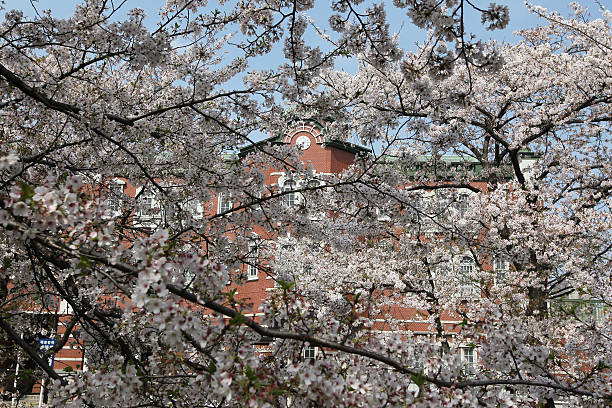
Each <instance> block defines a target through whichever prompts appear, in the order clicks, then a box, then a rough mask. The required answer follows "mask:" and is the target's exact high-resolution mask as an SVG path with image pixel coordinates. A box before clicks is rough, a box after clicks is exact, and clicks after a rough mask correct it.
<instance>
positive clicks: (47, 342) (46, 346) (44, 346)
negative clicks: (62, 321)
mask: <svg viewBox="0 0 612 408" xmlns="http://www.w3.org/2000/svg"><path fill="white" fill-rule="evenodd" d="M53 346H55V339H39V340H38V347H40V349H41V350H43V351H49V350H51V349H52V348H53ZM53 363H55V354H51V356H50V357H49V367H51V368H53Z"/></svg>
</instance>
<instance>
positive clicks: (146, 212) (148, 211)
mask: <svg viewBox="0 0 612 408" xmlns="http://www.w3.org/2000/svg"><path fill="white" fill-rule="evenodd" d="M138 201H139V209H138V217H139V218H140V219H158V218H161V217H162V209H161V206H160V204H159V202H158V201H157V199H156V198H155V195H154V194H152V193H144V194H142V195H141V196H140V197H139V198H138Z"/></svg>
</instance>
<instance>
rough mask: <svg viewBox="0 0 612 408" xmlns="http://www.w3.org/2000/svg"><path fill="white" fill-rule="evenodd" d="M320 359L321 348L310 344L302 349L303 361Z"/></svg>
mask: <svg viewBox="0 0 612 408" xmlns="http://www.w3.org/2000/svg"><path fill="white" fill-rule="evenodd" d="M317 357H319V348H318V347H317V346H312V345H310V344H304V347H302V361H314V360H316V359H317Z"/></svg>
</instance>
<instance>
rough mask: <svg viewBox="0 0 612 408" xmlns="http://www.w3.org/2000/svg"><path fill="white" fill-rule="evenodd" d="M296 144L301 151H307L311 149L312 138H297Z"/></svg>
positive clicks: (303, 136)
mask: <svg viewBox="0 0 612 408" xmlns="http://www.w3.org/2000/svg"><path fill="white" fill-rule="evenodd" d="M295 144H296V145H297V147H299V148H300V149H302V150H306V149H308V148H309V147H310V138H309V137H308V136H305V135H302V136H300V137H298V138H297V140H296V141H295Z"/></svg>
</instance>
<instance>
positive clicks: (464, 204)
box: [454, 191, 470, 216]
mask: <svg viewBox="0 0 612 408" xmlns="http://www.w3.org/2000/svg"><path fill="white" fill-rule="evenodd" d="M469 199H470V195H469V193H467V192H466V191H459V192H458V193H457V195H456V201H455V203H454V207H455V211H457V213H458V214H459V215H460V216H463V215H464V214H465V213H466V211H467V210H468V208H469V204H468V201H469Z"/></svg>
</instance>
